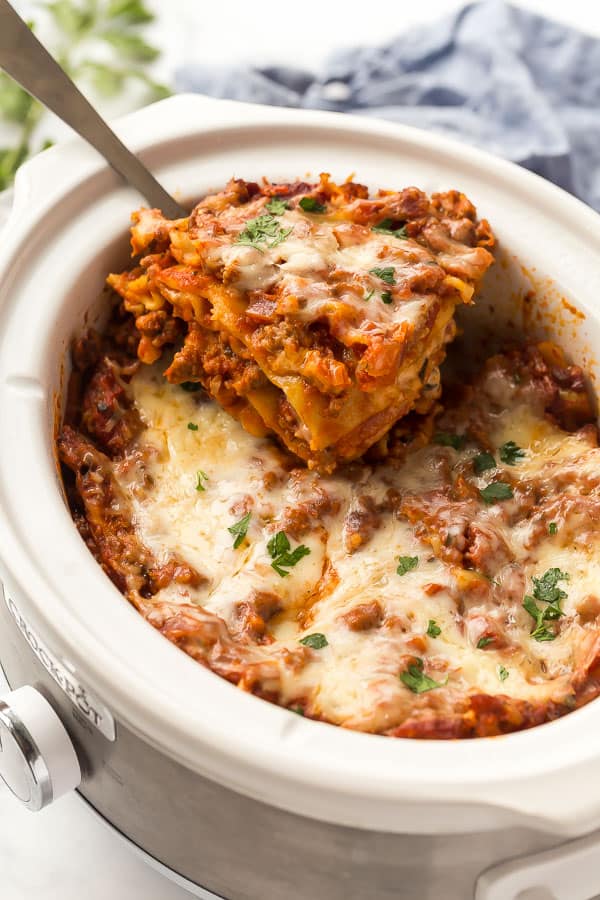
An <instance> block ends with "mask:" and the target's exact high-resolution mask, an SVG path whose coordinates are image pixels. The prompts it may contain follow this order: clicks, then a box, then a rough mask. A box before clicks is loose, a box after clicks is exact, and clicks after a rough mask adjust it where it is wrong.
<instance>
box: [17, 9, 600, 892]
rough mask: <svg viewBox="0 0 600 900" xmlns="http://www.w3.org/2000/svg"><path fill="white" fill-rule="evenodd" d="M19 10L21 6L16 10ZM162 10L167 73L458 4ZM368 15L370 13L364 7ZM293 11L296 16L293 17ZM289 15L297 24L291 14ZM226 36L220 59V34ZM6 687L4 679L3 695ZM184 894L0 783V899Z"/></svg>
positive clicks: (337, 40) (66, 801)
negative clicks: (32, 807)
mask: <svg viewBox="0 0 600 900" xmlns="http://www.w3.org/2000/svg"><path fill="white" fill-rule="evenodd" d="M521 3H522V5H523V6H526V7H529V8H531V9H534V10H537V11H540V12H545V13H546V15H551V16H553V17H554V18H556V19H559V20H561V21H565V22H568V23H570V24H572V25H574V26H576V27H579V28H581V29H583V30H587V31H589V32H592V33H594V34H598V35H600V4H596V3H594V2H592V0H569V3H564V2H562V0H521ZM21 5H22V4H21ZM153 5H154V7H155V8H156V9H158V10H160V11H161V22H160V26H159V27H157V29H156V39H157V40H158V39H160V41H161V42H162V44H163V45H164V47H165V56H164V60H163V62H162V63H161V67H160V68H161V69H162V71H161V72H160V73H159V74H161V75H163V77H167V76H168V71H169V69H170V68H171V67H172V66H173V65H174V64H177V63H179V62H181V61H182V60H186V59H194V58H196V59H198V58H200V57H201V58H202V59H203V61H204V62H208V63H211V62H212V63H215V64H217V63H219V62H226V61H231V60H238V61H253V60H255V61H259V60H260V61H261V63H263V64H264V63H275V62H289V61H290V60H291V61H293V63H294V64H296V65H301V66H308V67H311V68H318V66H319V64H320V62H321V60H322V59H323V57H324V56H325V55H326V54H327V53H328V52H329V51H331V50H333V49H334V48H335V47H336V46H340V45H343V44H356V43H363V44H364V43H372V44H376V43H378V42H380V41H384V40H387V39H389V38H390V37H392V36H393V35H394V34H395V33H397V32H398V31H400V30H402V29H404V28H406V27H408V26H410V25H413V24H415V23H417V22H425V21H431V20H432V19H434V18H435V17H436V16H439V15H440V14H442V13H444V12H447V11H450V10H452V9H454V8H456V7H457V6H459V5H461V4H460V3H459V2H456V0H424V2H421V3H417V4H415V3H402V2H398V0H369V3H368V5H367V6H365V4H364V3H362V2H361V3H358V2H353V0H348V2H346V3H345V4H344V14H343V17H342V19H341V21H342V25H341V26H340V17H339V10H340V5H339V4H338V3H326V2H323V0H302V3H297V4H293V5H292V6H291V7H290V4H287V5H285V6H282V4H281V3H280V2H275V0H254V2H253V3H241V2H233V3H220V4H216V3H213V4H210V5H207V4H204V3H202V4H201V3H199V2H198V0H169V2H168V3H167V2H166V0H162V2H158V0H156V2H154V4H153ZM367 9H368V14H367V13H366V10H367ZM296 10H297V12H295V11H296ZM292 17H293V18H292ZM223 34H226V36H227V42H226V44H227V50H226V58H224V55H223V50H222V49H221V48H222V36H223ZM2 690H3V684H2V679H1V676H0V693H1V692H2ZM189 897H190V895H189V894H188V893H187V892H186V891H184V890H183V889H181V888H179V887H177V886H175V885H173V884H171V883H170V882H168V881H167V880H166V879H165V878H163V877H162V876H161V875H159V874H158V873H156V872H154V871H153V870H152V869H150V868H149V867H148V866H147V865H146V864H145V863H144V862H142V861H141V860H140V859H138V858H137V857H136V856H134V855H133V854H132V853H131V851H130V850H128V849H127V848H126V847H125V846H124V845H123V844H121V842H120V841H118V840H117V838H115V837H114V836H113V835H112V834H111V833H110V831H108V830H107V829H106V828H105V827H104V826H103V825H101V824H100V823H98V822H97V821H96V820H95V819H94V818H92V817H91V815H90V813H89V812H88V811H87V809H86V808H85V807H84V805H83V804H82V802H81V801H80V800H79V798H78V797H77V796H76V795H73V796H70V797H65V798H63V799H62V800H60V801H58V803H56V804H55V805H54V806H52V807H50V808H48V809H46V810H44V811H43V812H41V813H29V812H27V811H26V810H25V809H23V808H21V807H20V805H19V804H18V803H17V802H16V801H15V800H14V799H13V798H12V797H11V796H10V795H9V792H8V791H7V789H6V788H5V787H4V785H2V784H0V900H82V898H85V900H109V898H116V900H185V898H189Z"/></svg>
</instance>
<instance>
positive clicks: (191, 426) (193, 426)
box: [187, 422, 198, 431]
mask: <svg viewBox="0 0 600 900" xmlns="http://www.w3.org/2000/svg"><path fill="white" fill-rule="evenodd" d="M187 427H188V429H189V430H190V431H198V426H197V425H196V424H195V423H194V422H188V426H187Z"/></svg>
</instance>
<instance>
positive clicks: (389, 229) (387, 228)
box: [371, 219, 408, 241]
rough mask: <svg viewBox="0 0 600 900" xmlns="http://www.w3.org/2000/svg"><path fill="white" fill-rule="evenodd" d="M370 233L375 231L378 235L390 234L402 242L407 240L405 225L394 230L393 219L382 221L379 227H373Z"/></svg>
mask: <svg viewBox="0 0 600 900" xmlns="http://www.w3.org/2000/svg"><path fill="white" fill-rule="evenodd" d="M371 231H377V232H379V234H392V235H393V236H394V237H397V238H401V239H402V240H404V241H405V240H406V239H407V238H408V232H407V231H406V225H400V226H399V227H398V228H394V220H393V219H383V220H382V221H381V222H380V223H379V225H373V227H372V228H371Z"/></svg>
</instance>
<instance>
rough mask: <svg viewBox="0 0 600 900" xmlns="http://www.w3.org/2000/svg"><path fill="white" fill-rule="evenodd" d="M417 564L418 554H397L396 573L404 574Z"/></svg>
mask: <svg viewBox="0 0 600 900" xmlns="http://www.w3.org/2000/svg"><path fill="white" fill-rule="evenodd" d="M418 565H419V557H418V556H399V557H398V568H397V569H396V573H397V574H398V575H406V573H407V572H412V570H413V569H416V568H417V566H418Z"/></svg>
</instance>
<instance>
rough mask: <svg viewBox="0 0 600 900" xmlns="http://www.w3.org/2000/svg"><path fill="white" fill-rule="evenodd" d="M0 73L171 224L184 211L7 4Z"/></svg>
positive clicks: (0, 6)
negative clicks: (68, 129)
mask: <svg viewBox="0 0 600 900" xmlns="http://www.w3.org/2000/svg"><path fill="white" fill-rule="evenodd" d="M0 68H2V69H4V71H5V72H7V74H8V75H10V76H11V78H14V79H15V81H18V82H19V84H20V85H21V87H23V88H25V90H26V91H28V92H29V93H30V94H33V96H34V97H36V98H37V99H38V100H39V101H40V103H43V104H44V106H46V107H47V108H48V109H50V110H52V112H53V113H56V115H57V116H58V117H59V118H60V119H62V120H63V122H65V123H66V124H67V125H70V126H71V128H72V129H73V130H74V131H76V132H77V134H79V135H80V136H81V137H82V138H84V139H85V140H86V141H87V142H88V143H89V144H91V145H92V147H94V149H95V150H97V151H98V153H100V154H102V156H103V157H104V159H105V160H106V161H107V162H108V163H109V165H111V166H112V168H113V169H114V170H115V171H116V172H118V173H119V175H121V176H122V177H123V178H124V179H125V181H127V182H128V183H129V184H130V185H132V187H134V188H136V190H138V191H139V192H140V194H142V196H143V197H145V198H146V200H147V201H148V203H149V204H150V206H156V207H158V208H159V209H160V210H162V212H163V214H164V215H165V216H167V217H168V218H171V219H178V218H181V217H182V216H186V215H187V212H186V210H184V209H183V207H181V206H180V205H179V204H178V203H177V201H176V200H174V199H173V197H171V195H170V194H168V193H167V192H166V191H165V189H164V188H163V187H162V186H161V185H160V184H159V183H158V181H157V180H156V178H155V177H154V175H152V173H151V172H149V171H148V169H147V168H146V167H145V165H144V164H143V163H142V162H140V160H139V159H138V158H137V156H134V154H133V153H131V151H130V150H128V149H127V147H125V145H124V144H122V143H121V141H120V140H119V138H118V137H117V136H116V134H115V133H114V131H112V130H111V129H110V128H109V127H108V125H107V124H106V122H105V121H104V119H103V118H102V116H100V115H99V113H98V112H96V110H95V109H94V107H93V106H92V105H91V103H90V102H89V101H88V100H86V98H85V97H84V96H83V94H82V93H81V91H80V90H79V89H78V88H77V87H76V85H75V84H74V83H73V82H72V81H71V79H70V78H69V76H68V75H67V73H66V72H65V71H64V70H63V69H61V67H60V66H59V65H58V63H57V62H56V61H55V60H54V59H53V58H52V56H50V54H49V53H48V51H47V50H46V48H45V47H44V46H43V44H41V43H40V42H39V41H38V39H37V38H36V36H35V35H34V34H33V32H32V31H31V29H30V28H28V26H27V25H26V24H25V22H24V21H23V19H21V18H20V16H18V15H17V13H16V12H15V11H14V9H13V8H12V6H11V5H10V3H8V0H0Z"/></svg>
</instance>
